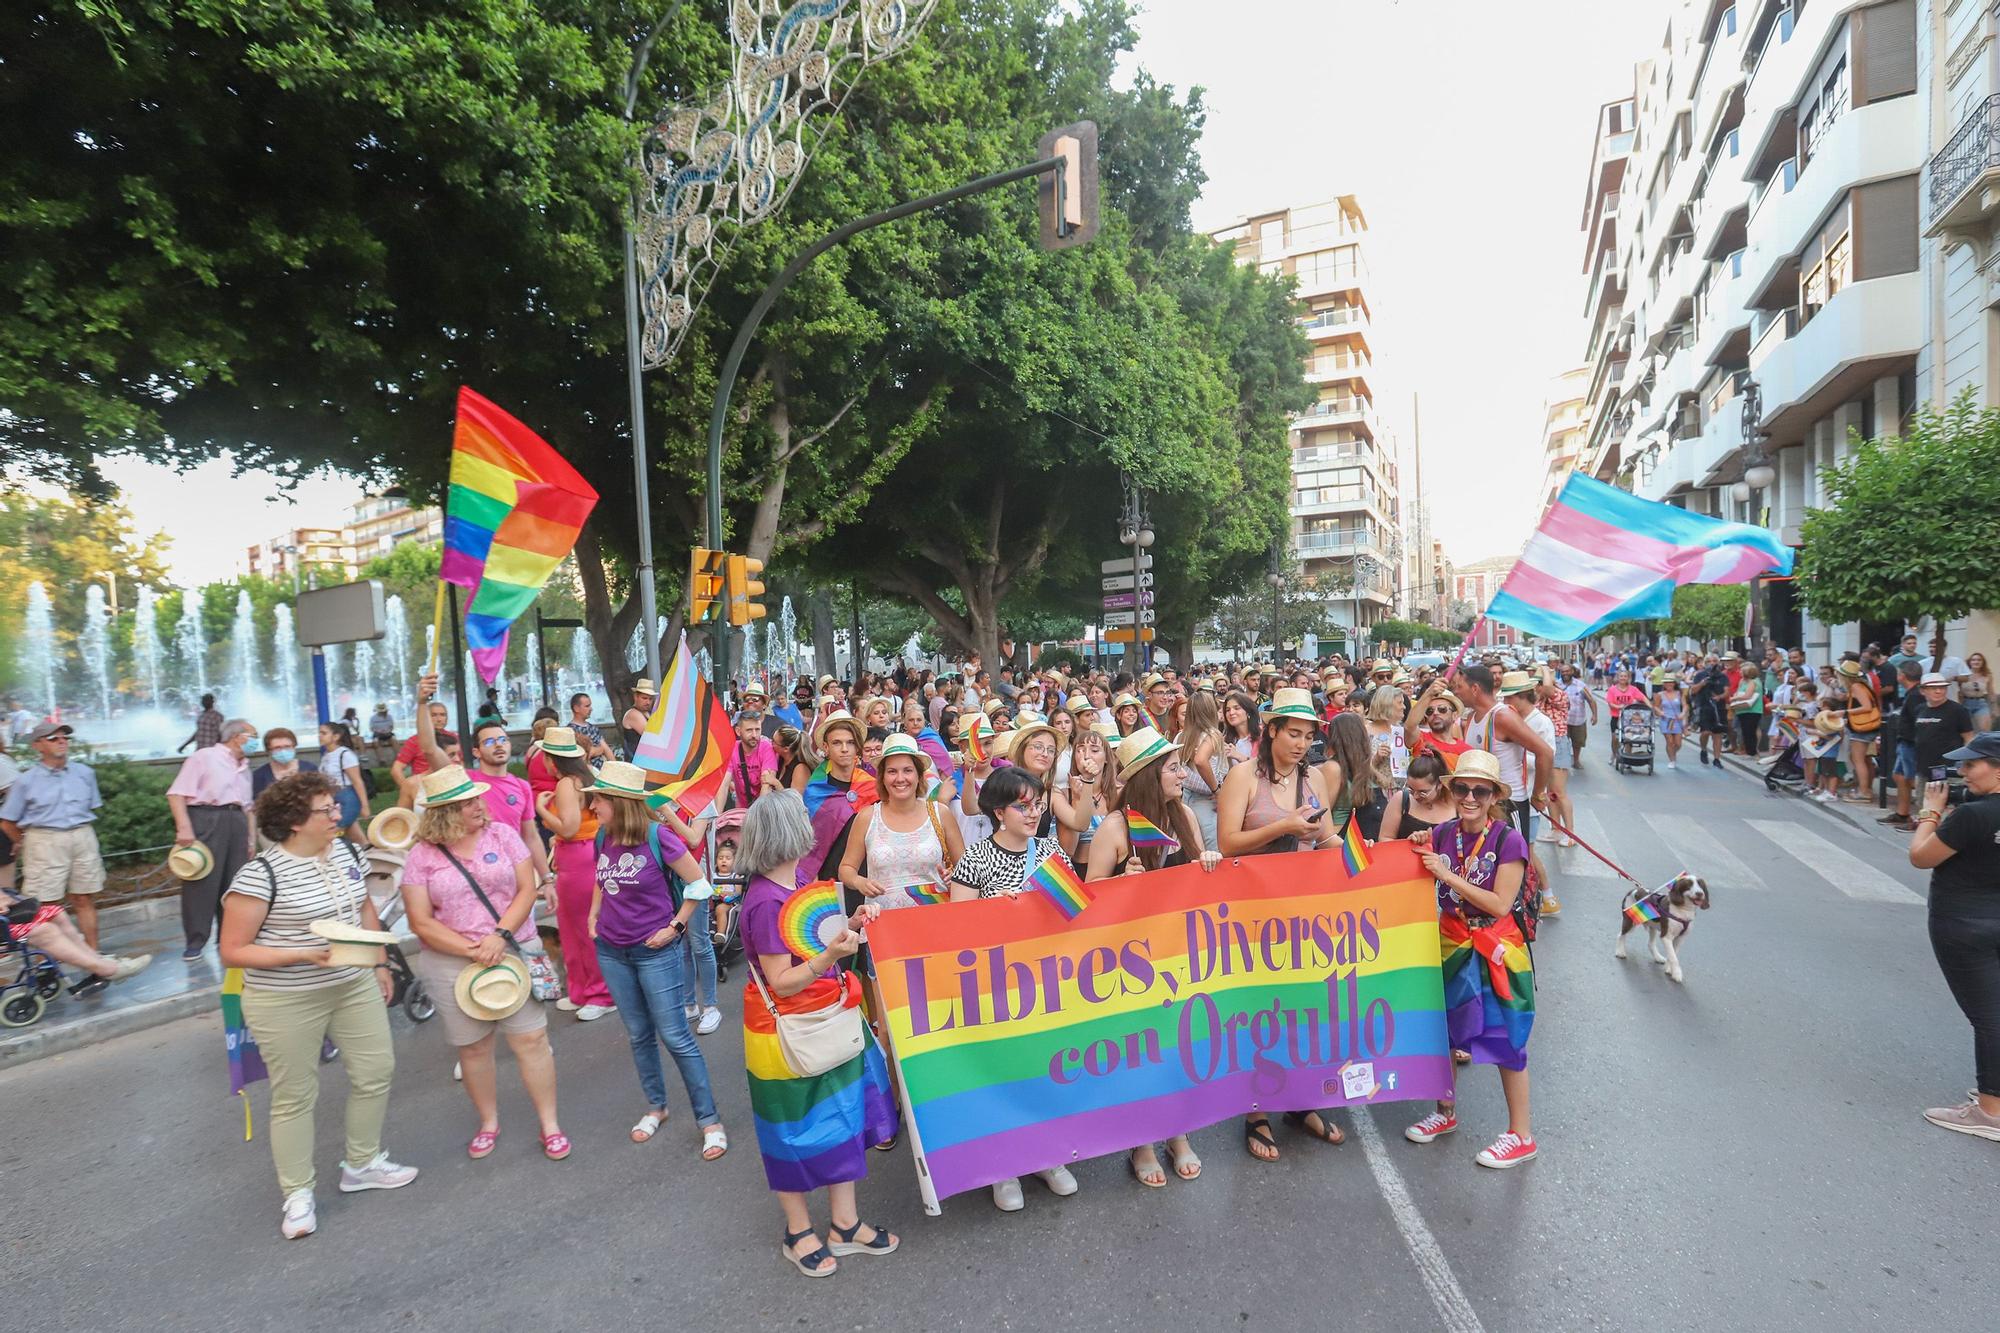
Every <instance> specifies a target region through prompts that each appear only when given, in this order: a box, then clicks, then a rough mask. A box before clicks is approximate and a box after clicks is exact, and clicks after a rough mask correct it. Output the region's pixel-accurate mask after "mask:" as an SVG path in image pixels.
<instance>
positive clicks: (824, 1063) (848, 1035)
mask: <svg viewBox="0 0 2000 1333" xmlns="http://www.w3.org/2000/svg"><path fill="white" fill-rule="evenodd" d="M760 970H761V969H759V968H758V966H757V964H756V963H755V962H752V963H751V964H750V980H752V981H753V982H755V983H756V984H757V993H758V994H759V995H760V996H762V997H763V999H764V1007H765V1008H766V1009H768V1010H769V1011H770V1013H771V1021H772V1022H773V1023H775V1024H776V1025H777V1029H778V1051H779V1053H780V1054H782V1055H783V1056H784V1057H785V1064H786V1065H787V1066H788V1067H789V1068H790V1069H791V1071H792V1073H794V1074H796V1075H797V1076H798V1077H800V1078H812V1077H813V1076H815V1075H818V1074H824V1073H826V1072H827V1071H828V1070H830V1069H838V1068H840V1067H841V1066H842V1065H844V1064H846V1063H847V1062H848V1061H849V1060H852V1059H853V1058H854V1057H855V1056H857V1055H859V1054H861V1052H862V1050H863V1049H865V1042H864V1040H863V1035H862V1034H863V1027H862V1022H861V1010H860V1009H858V1008H854V1009H850V1008H848V1006H847V987H846V986H845V985H842V986H841V988H840V998H839V999H837V1000H835V1001H834V1002H833V1003H832V1004H830V1005H827V1006H826V1007H824V1008H821V1009H808V1010H805V1011H803V1012H801V1013H791V1014H781V1013H779V1012H778V1006H777V1002H776V1001H774V1000H773V999H772V998H771V992H770V991H768V990H766V989H764V978H763V977H762V976H760V975H758V974H759V972H760Z"/></svg>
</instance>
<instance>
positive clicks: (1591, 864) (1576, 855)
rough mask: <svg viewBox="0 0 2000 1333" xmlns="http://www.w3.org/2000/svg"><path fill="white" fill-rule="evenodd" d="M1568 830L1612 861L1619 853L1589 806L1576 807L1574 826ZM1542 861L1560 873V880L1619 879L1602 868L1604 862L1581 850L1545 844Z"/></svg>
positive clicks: (1612, 872)
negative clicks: (1613, 847)
mask: <svg viewBox="0 0 2000 1333" xmlns="http://www.w3.org/2000/svg"><path fill="white" fill-rule="evenodd" d="M1570 827H1571V828H1574V829H1575V830H1576V831H1577V833H1578V834H1579V835H1580V836H1581V837H1582V838H1583V840H1584V841H1585V842H1587V843H1589V844H1590V845H1591V846H1592V847H1595V848H1596V849H1597V850H1598V851H1600V852H1603V853H1604V854H1605V855H1606V856H1608V857H1610V858H1611V859H1612V860H1614V861H1615V860H1617V859H1618V853H1617V852H1615V851H1613V850H1612V848H1611V839H1610V838H1608V837H1606V836H1605V833H1604V824H1603V821H1601V820H1599V819H1598V817H1597V816H1596V815H1595V814H1592V813H1591V810H1590V807H1588V806H1579V807H1578V808H1577V811H1576V823H1574V824H1572V825H1571V826H1570ZM1542 861H1543V864H1545V865H1548V866H1549V867H1550V869H1551V870H1552V871H1559V872H1561V874H1560V877H1561V878H1563V879H1617V878H1618V872H1617V871H1615V870H1613V869H1612V868H1611V867H1610V866H1607V865H1605V864H1604V862H1602V861H1600V860H1598V859H1597V858H1596V857H1594V856H1592V855H1591V854H1590V853H1589V852H1586V851H1585V850H1583V848H1581V847H1563V846H1560V845H1545V846H1544V848H1543V850H1542ZM1551 878H1556V876H1555V875H1553V874H1552V875H1551Z"/></svg>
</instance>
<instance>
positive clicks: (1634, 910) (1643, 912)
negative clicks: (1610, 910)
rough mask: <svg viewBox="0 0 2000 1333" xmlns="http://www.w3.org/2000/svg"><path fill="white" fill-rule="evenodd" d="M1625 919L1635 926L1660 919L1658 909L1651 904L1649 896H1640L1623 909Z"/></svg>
mask: <svg viewBox="0 0 2000 1333" xmlns="http://www.w3.org/2000/svg"><path fill="white" fill-rule="evenodd" d="M1625 919H1626V920H1627V921H1630V922H1631V923H1632V924H1633V925H1635V926H1643V925H1645V924H1646V923H1647V922H1648V921H1658V920H1659V919H1660V909H1659V908H1657V907H1655V906H1653V900H1652V899H1651V898H1641V899H1640V900H1639V901H1638V902H1636V903H1633V904H1632V905H1631V906H1630V907H1628V908H1626V909H1625Z"/></svg>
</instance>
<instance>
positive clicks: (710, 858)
mask: <svg viewBox="0 0 2000 1333" xmlns="http://www.w3.org/2000/svg"><path fill="white" fill-rule="evenodd" d="M747 813H748V807H747V806H741V805H739V806H736V807H735V808H734V809H730V810H725V811H723V812H722V813H721V814H720V815H718V816H717V817H716V820H715V827H714V829H713V830H711V831H710V833H709V835H708V843H707V847H706V848H705V852H706V858H705V859H706V862H707V864H706V865H704V866H703V867H702V868H703V869H704V870H706V871H707V872H708V882H709V883H711V884H713V885H714V886H715V898H716V903H717V904H718V906H719V907H720V910H721V923H720V924H719V925H717V924H716V923H715V922H713V921H711V922H710V926H711V928H712V929H713V931H714V937H715V979H716V980H717V981H718V982H722V981H727V980H728V979H729V964H730V963H731V962H732V961H733V960H735V959H738V958H741V957H742V956H743V937H742V935H741V934H740V933H739V932H738V930H737V914H738V912H739V911H741V909H742V903H743V885H744V884H745V883H746V882H747V879H748V877H747V876H745V875H743V874H741V873H735V874H728V875H724V874H718V873H717V871H716V868H715V862H716V854H717V853H718V852H719V851H720V850H721V849H722V846H723V844H725V843H727V844H728V845H729V846H731V847H736V846H738V845H740V844H741V842H742V841H743V816H744V815H745V814H747Z"/></svg>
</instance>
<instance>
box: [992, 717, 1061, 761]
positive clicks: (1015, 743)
mask: <svg viewBox="0 0 2000 1333" xmlns="http://www.w3.org/2000/svg"><path fill="white" fill-rule="evenodd" d="M1035 736H1053V737H1054V738H1055V742H1056V753H1057V754H1061V753H1062V749H1063V734H1062V733H1061V732H1060V731H1057V730H1056V729H1055V728H1054V727H1052V726H1050V725H1049V724H1048V720H1047V719H1046V718H1044V717H1043V716H1042V715H1041V714H1040V713H1023V714H1021V715H1020V716H1019V717H1017V718H1015V719H1014V729H1013V730H1012V731H1010V732H1007V733H1006V740H1007V754H1008V756H1009V757H1010V758H1011V757H1012V756H1013V755H1016V754H1019V753H1020V750H1021V747H1022V746H1024V745H1026V744H1027V743H1028V741H1029V739H1030V738H1031V737H1035ZM1014 762H1015V763H1019V762H1020V761H1019V760H1018V759H1017V760H1014Z"/></svg>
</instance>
